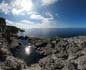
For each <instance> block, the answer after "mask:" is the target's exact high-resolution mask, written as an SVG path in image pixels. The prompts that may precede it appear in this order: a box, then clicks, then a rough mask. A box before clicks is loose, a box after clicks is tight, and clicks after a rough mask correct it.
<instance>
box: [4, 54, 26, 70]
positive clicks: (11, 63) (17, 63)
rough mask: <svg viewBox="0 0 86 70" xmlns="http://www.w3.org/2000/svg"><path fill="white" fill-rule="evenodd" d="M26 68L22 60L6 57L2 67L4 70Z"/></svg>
mask: <svg viewBox="0 0 86 70" xmlns="http://www.w3.org/2000/svg"><path fill="white" fill-rule="evenodd" d="M26 68H27V65H26V64H25V63H24V62H23V61H22V60H19V59H16V58H14V57H13V56H8V57H7V58H6V61H5V62H4V63H3V66H2V69H4V70H22V69H26Z"/></svg>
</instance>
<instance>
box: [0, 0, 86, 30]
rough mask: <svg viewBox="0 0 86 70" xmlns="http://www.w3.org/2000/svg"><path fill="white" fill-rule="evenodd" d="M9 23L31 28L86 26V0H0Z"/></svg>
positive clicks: (0, 13)
mask: <svg viewBox="0 0 86 70" xmlns="http://www.w3.org/2000/svg"><path fill="white" fill-rule="evenodd" d="M0 17H3V18H5V19H6V22H7V25H10V26H16V27H19V28H22V29H29V28H85V27H86V0H0Z"/></svg>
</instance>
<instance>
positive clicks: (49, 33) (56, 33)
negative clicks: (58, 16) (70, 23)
mask: <svg viewBox="0 0 86 70" xmlns="http://www.w3.org/2000/svg"><path fill="white" fill-rule="evenodd" d="M18 35H23V36H25V35H27V36H29V37H65V38H66V37H74V36H86V28H31V29H28V30H26V31H25V32H23V33H19V34H18Z"/></svg>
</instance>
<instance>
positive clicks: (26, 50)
mask: <svg viewBox="0 0 86 70" xmlns="http://www.w3.org/2000/svg"><path fill="white" fill-rule="evenodd" d="M25 53H26V54H27V55H29V54H30V53H31V46H27V47H26V48H25Z"/></svg>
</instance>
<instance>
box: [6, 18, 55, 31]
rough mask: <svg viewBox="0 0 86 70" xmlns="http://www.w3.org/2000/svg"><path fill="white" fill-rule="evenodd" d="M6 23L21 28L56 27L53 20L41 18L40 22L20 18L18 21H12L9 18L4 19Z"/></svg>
mask: <svg viewBox="0 0 86 70" xmlns="http://www.w3.org/2000/svg"><path fill="white" fill-rule="evenodd" d="M6 22H7V25H12V26H16V27H18V28H21V29H25V30H27V29H29V28H56V24H55V22H54V21H51V22H50V21H48V20H47V19H45V20H42V21H41V22H40V23H34V22H32V21H30V20H21V21H19V22H13V21H10V20H6Z"/></svg>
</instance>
